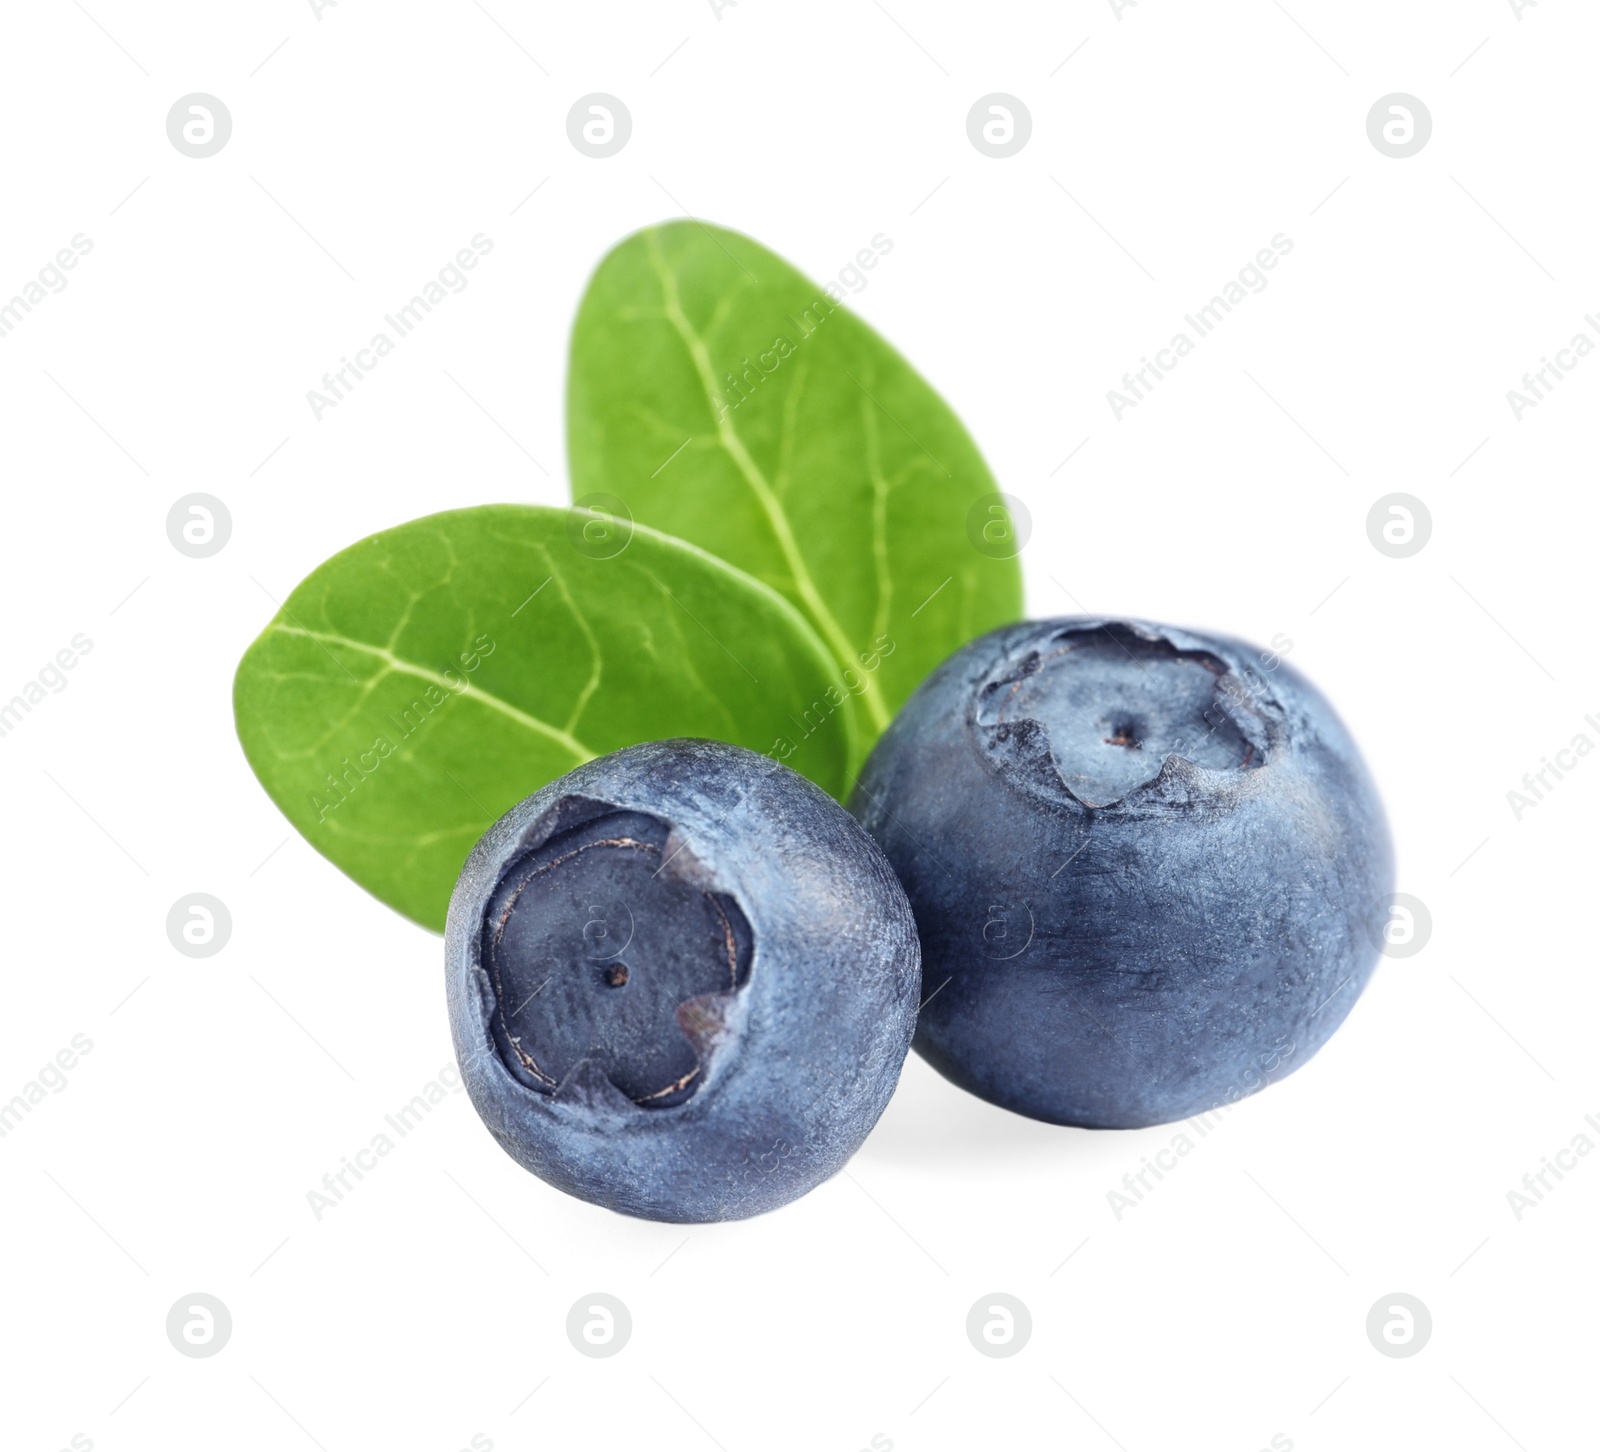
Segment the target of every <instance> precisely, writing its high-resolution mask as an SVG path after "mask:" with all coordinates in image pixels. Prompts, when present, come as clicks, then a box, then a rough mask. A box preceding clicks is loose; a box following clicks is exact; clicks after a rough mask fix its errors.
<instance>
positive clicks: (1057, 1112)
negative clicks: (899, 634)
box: [852, 617, 1393, 1128]
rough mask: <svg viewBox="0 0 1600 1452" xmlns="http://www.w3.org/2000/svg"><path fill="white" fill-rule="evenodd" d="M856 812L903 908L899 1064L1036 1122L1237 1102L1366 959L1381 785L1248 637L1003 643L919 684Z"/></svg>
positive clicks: (1303, 1049)
mask: <svg viewBox="0 0 1600 1452" xmlns="http://www.w3.org/2000/svg"><path fill="white" fill-rule="evenodd" d="M1269 666H1270V667H1271V668H1270V669H1269V668H1268V667H1269ZM852 810H854V811H855V812H856V815H857V816H858V817H859V818H860V820H861V821H862V823H863V824H864V825H865V826H866V827H867V829H868V830H869V831H870V832H871V833H872V834H873V836H874V837H875V838H876V839H877V840H878V842H879V844H880V845H881V846H882V847H883V849H884V851H885V853H886V854H887V855H888V858H889V860H890V862H892V863H893V864H894V866H895V869H896V871H897V872H898V873H899V875H900V880H901V882H902V883H903V884H904V886H905V889H906V894H907V896H908V897H909V898H910V900H911V906H912V910H913V912H914V913H915V914H916V920H917V926H918V929H919V930H920V933H921V937H922V955H923V980H924V984H925V989H924V991H925V994H926V996H927V998H928V1002H927V1004H926V1006H925V1007H924V1008H923V1010H922V1013H921V1016H920V1018H919V1021H918V1025H917V1036H916V1047H917V1049H918V1051H919V1052H920V1053H921V1054H922V1055H923V1057H924V1058H926V1059H927V1060H928V1061H929V1062H930V1063H931V1064H933V1066H934V1067H935V1068H936V1069H938V1070H939V1071H940V1072H941V1073H942V1074H944V1075H945V1076H946V1077H947V1078H949V1079H952V1080H954V1081H955V1082H956V1083H957V1084H959V1085H961V1086H962V1087H963V1088H966V1089H969V1090H971V1091H972V1092H973V1093H974V1094H978V1095H980V1096H982V1097H983V1098H985V1099H988V1100H991V1101H993V1102H994V1103H996V1104H1001V1105H1004V1106H1005V1107H1006V1108H1008V1109H1013V1110H1016V1111H1017V1112H1018V1113H1021V1114H1027V1115H1031V1116H1033V1117H1034V1118H1036V1119H1043V1120H1048V1121H1051V1122H1052V1123H1056V1124H1075V1125H1084V1126H1091V1127H1103V1128H1130V1127H1135V1126H1140V1125H1148V1124H1159V1123H1163V1122H1166V1121H1169V1120H1175V1119H1181V1118H1185V1117H1187V1116H1190V1115H1193V1114H1197V1113H1201V1112H1203V1111H1207V1110H1211V1109H1214V1108H1217V1107H1218V1106H1220V1105H1223V1104H1227V1103H1231V1102H1232V1101H1233V1100H1235V1099H1237V1098H1239V1097H1241V1096H1242V1095H1244V1094H1248V1093H1253V1092H1254V1091H1255V1090H1256V1089H1259V1088H1260V1087H1262V1085H1263V1084H1264V1083H1266V1082H1268V1081H1269V1080H1271V1079H1273V1078H1280V1077H1282V1076H1283V1074H1285V1073H1288V1072H1289V1071H1290V1070H1291V1069H1294V1068H1297V1067H1298V1066H1299V1065H1301V1064H1303V1063H1304V1062H1305V1061H1306V1060H1307V1059H1309V1058H1310V1057H1311V1055H1312V1054H1314V1053H1315V1052H1316V1050H1317V1049H1319V1048H1320V1047H1321V1046H1322V1044H1323V1043H1324V1042H1326V1040H1327V1039H1328V1037H1329V1035H1331V1034H1332V1033H1333V1031H1334V1029H1335V1028H1337V1027H1338V1025H1339V1023H1340V1022H1341V1021H1342V1020H1343V1019H1344V1017H1345V1015H1346V1014H1347V1013H1348V1012H1349V1010H1350V1007H1351V1005H1352V1004H1353V1003H1354V1002H1355V999H1356V996H1357V995H1358V994H1359V993H1360V992H1361V989H1362V988H1363V987H1364V986H1365V984H1366V982H1367V979H1368V978H1369V976H1370V975H1371V973H1372V969H1373V965H1374V963H1375V962H1376V958H1377V947H1376V944H1377V942H1378V941H1379V940H1378V938H1377V937H1376V936H1375V928H1374V914H1375V913H1379V912H1380V911H1381V910H1380V909H1379V907H1378V904H1379V900H1380V899H1381V898H1382V896H1383V895H1384V894H1386V893H1388V892H1389V891H1390V888H1391V885H1392V876H1393V858H1392V850H1391V847H1390V842H1389V833H1388V828H1387V826H1386V824H1385V821H1384V816H1383V810H1382V807H1381V806H1380V804H1379V801H1378V796H1377V793H1376V790H1375V789H1374V787H1373V784H1372V781H1371V779H1370V777H1369V776H1368V774H1367V770H1366V768H1365V766H1364V765H1363V763H1362V761H1361V757H1360V755H1359V754H1358V752H1357V750H1356V748H1355V745H1354V743H1353V742H1352V741H1351V739H1350V736H1349V734H1348V732H1347V731H1346V730H1345V728H1344V726H1343V725H1342V724H1341V722H1340V721H1339V719H1338V717H1337V716H1336V715H1335V714H1334V712H1333V709H1332V708H1331V707H1330V706H1329V705H1328V703H1327V701H1326V700H1324V699H1323V697H1322V696H1321V695H1320V694H1319V693H1318V692H1317V691H1316V689H1315V688H1314V687H1313V686H1311V685H1310V683H1309V682H1307V681H1306V680H1305V679H1304V678H1303V677H1302V676H1300V675H1298V674H1297V673H1296V672H1295V671H1293V670H1292V669H1291V668H1290V667H1289V666H1287V665H1285V664H1283V663H1282V662H1281V661H1280V660H1279V659H1278V658H1277V657H1274V656H1273V655H1272V654H1271V653H1270V652H1258V651H1256V650H1255V649H1253V648H1252V647H1250V646H1247V645H1244V644H1243V643H1241V642H1239V641H1235V640H1229V639H1221V638H1215V637H1210V636H1202V635H1197V634H1195V633H1193V632H1190V631H1184V630H1174V629H1169V628H1167V627H1165V626H1156V625H1150V624H1146V623H1143V622H1139V621H1120V620H1102V619H1090V618H1076V617H1075V618H1067V619H1059V620H1047V621H1030V622H1025V623H1022V624H1018V625H1010V626H1006V627H1004V628H1002V629H1000V630H997V631H995V632H994V633H992V634H990V635H987V636H984V637H983V638H982V639H980V640H977V641H974V642H973V643H972V644H970V645H968V646H965V647H964V648H963V649H961V650H960V651H958V652H957V653H956V654H955V655H953V656H951V657H950V659H948V660H947V661H945V662H944V664H943V665H941V666H940V667H939V668H938V670H936V671H935V672H934V673H933V674H932V675H931V676H930V677H929V678H928V679H927V680H926V681H924V682H923V684H922V685H921V686H920V687H919V688H918V690H917V691H916V693H915V694H914V695H913V696H912V697H911V699H910V700H909V701H908V702H907V703H906V704H905V706H904V707H903V708H902V709H901V711H900V714H899V716H898V717H897V718H896V719H895V721H894V722H893V723H892V724H891V726H890V728H889V730H888V732H887V733H886V734H885V735H884V736H883V737H882V739H881V740H880V741H879V742H878V745H877V747H876V748H875V750H874V751H873V754H872V756H871V758H870V760H869V761H868V763H867V766H866V768H865V770H864V771H863V773H862V777H861V780H860V782H859V784H858V787H857V791H856V794H855V796H854V798H853V799H852Z"/></svg>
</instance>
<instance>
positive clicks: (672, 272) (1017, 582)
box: [567, 221, 1022, 750]
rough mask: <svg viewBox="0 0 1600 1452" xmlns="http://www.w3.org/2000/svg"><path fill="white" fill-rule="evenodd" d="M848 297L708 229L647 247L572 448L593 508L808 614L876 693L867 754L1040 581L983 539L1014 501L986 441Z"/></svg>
mask: <svg viewBox="0 0 1600 1452" xmlns="http://www.w3.org/2000/svg"><path fill="white" fill-rule="evenodd" d="M876 241H877V242H878V243H879V247H878V248H877V249H876V250H875V258H881V255H882V254H883V253H886V252H887V251H888V250H890V249H892V247H893V243H892V242H891V241H890V240H889V239H887V238H885V237H883V236H882V234H879V237H878V239H876ZM885 244H886V245H885ZM858 275H862V276H866V275H868V274H865V273H860V272H859V269H858ZM842 293H843V290H842V289H841V288H840V287H839V286H838V285H837V284H831V285H830V290H829V291H824V290H823V289H821V288H819V287H818V286H817V285H816V284H815V283H812V282H809V281H807V280H806V278H804V277H803V276H802V275H801V274H800V273H798V272H796V271H795V270H794V269H793V268H792V267H790V266H789V265H788V264H787V263H786V262H784V261H783V259H782V258H780V257H777V256H775V255H774V254H773V253H771V252H769V251H768V250H767V249H766V248H765V247H762V246H761V245H760V244H759V243H757V242H754V241H752V240H751V239H750V238H748V237H743V236H740V235H739V234H738V233H736V232H729V231H726V230H724V229H722V228H717V227H708V226H705V225H703V224H701V223H699V222H692V221H690V222H673V223H668V224H666V225H664V226H660V227H652V228H649V229H647V230H645V231H643V232H640V233H637V234H635V235H634V236H632V237H629V238H627V239H626V240H625V241H623V242H622V243H621V244H620V245H619V246H617V247H616V248H615V249H614V250H613V251H612V252H611V253H610V254H609V255H608V256H607V257H606V258H605V260H604V261H603V262H602V263H601V264H600V268H599V270H598V271H597V272H596V274H595V276H594V278H593V280H592V281H591V282H590V284H589V289H588V292H587V293H586V294H585V296H584V299H583V303H582V306H581V307H580V309H579V312H578V319H577V322H576V324H575V326H574V328H573V334H572V359H571V372H570V374H569V382H568V394H567V441H568V453H569V456H570V457H569V465H570V470H571V475H572V488H573V494H574V496H575V497H576V498H578V499H579V500H580V502H581V501H583V500H584V499H585V498H586V497H587V496H588V495H590V494H592V493H603V494H606V495H610V496H613V497H614V498H620V499H621V501H622V502H623V504H625V505H626V507H627V509H628V510H629V511H630V512H631V513H632V515H633V517H634V518H636V519H639V520H641V521H643V522H644V523H646V524H651V525H654V526H655V527H656V528H658V529H663V530H666V531H668V532H669V533H671V534H675V535H678V536H679V537H680V538H683V539H687V540H692V541H693V542H694V543H695V544H698V545H700V546H702V547H703V548H705V549H708V550H710V551H711V552H712V553H713V554H717V555H720V556H721V557H722V558H723V559H725V560H728V561H730V562H731V563H733V564H735V565H738V566H739V568H740V569H742V570H745V571H747V572H748V573H750V574H752V575H754V576H756V578H758V579H760V580H763V581H765V582H766V583H767V584H769V585H771V586H772V587H773V588H774V589H775V590H777V591H779V592H780V593H781V594H783V595H784V596H786V597H787V598H788V599H789V600H791V601H793V602H794V604H795V605H796V606H797V607H798V608H799V609H800V611H801V612H802V613H803V614H804V615H805V616H806V617H807V618H808V619H809V620H810V621H811V623H812V625H813V626H814V627H815V628H816V631H817V634H818V635H819V636H820V637H821V638H822V640H823V641H824V642H825V643H826V644H827V646H828V648H829V649H830V650H831V651H832V653H833V655H834V657H835V659H836V661H837V662H838V665H839V667H840V668H841V670H846V669H847V670H850V671H851V672H853V676H852V677H846V679H847V680H848V681H851V682H852V689H853V690H854V689H855V686H854V678H855V677H860V678H862V679H863V680H864V681H865V686H864V687H863V688H861V691H860V696H859V703H860V706H861V708H862V712H861V713H862V726H863V731H862V735H863V741H862V749H863V750H865V749H866V748H867V747H869V746H870V745H871V741H872V738H874V737H876V736H877V734H878V733H879V732H880V731H882V729H883V728H884V727H885V726H886V725H887V724H888V722H889V720H890V718H891V716H892V715H893V713H894V711H895V709H896V708H897V707H898V706H899V705H900V703H901V702H902V701H903V700H904V699H905V698H906V697H907V696H908V695H909V694H910V693H911V692H912V691H913V690H915V689H916V687H917V685H918V684H919V683H920V682H921V681H922V679H923V677H924V676H926V675H927V673H928V672H929V671H930V670H932V669H933V667H934V666H936V665H937V664H938V663H939V662H940V661H942V660H943V659H944V658H945V657H946V656H948V655H949V654H950V653H951V652H952V651H953V650H955V649H956V648H957V647H958V646H960V645H963V644H965V643H966V642H967V641H968V640H970V639H972V638H973V637H974V636H976V635H979V634H982V633H983V632H984V631H986V630H990V629H992V628H994V627H995V626H997V625H1001V624H1004V623H1005V622H1007V621H1010V620H1014V619H1016V618H1017V617H1018V616H1019V615H1020V614H1021V611H1022V580H1021V571H1020V569H1019V567H1018V563H1017V560H1016V559H1015V558H1014V557H1010V558H999V559H996V558H991V557H990V555H989V554H985V553H981V552H980V550H979V548H978V547H977V545H975V543H974V541H973V538H972V537H971V536H970V535H969V532H968V531H969V513H970V512H971V511H972V510H973V508H974V506H975V505H977V504H978V502H979V501H980V500H982V499H983V497H984V496H986V495H993V494H994V493H995V483H994V479H993V477H992V476H991V475H990V473H989V470H988V468H987V466H986V465H985V464H984V462H983V459H982V457H981V456H980V455H979V453H978V450H977V447H976V446H975V445H974V444H973V442H972V439H971V438H970V436H969V435H968V434H967V431H966V429H965V428H963V427H962V425H961V422H960V420H959V419H957V418H956V416H955V415H954V414H953V413H952V412H951V411H950V409H949V408H948V407H947V406H946V405H945V403H944V402H943V400H942V399H940V397H939V396H938V394H937V393H935V392H934V391H933V389H932V388H930V387H929V385H928V384H927V383H926V382H925V381H924V380H923V379H922V377H921V376H920V375H919V374H918V373H917V372H916V370H915V369H913V368H912V367H911V365H910V364H909V363H907V362H906V360H905V359H904V358H902V357H901V356H900V354H898V353H897V352H896V351H895V350H894V349H893V348H891V347H890V346H889V344H887V343H886V342H884V340H883V339H882V338H880V337H879V336H878V335H877V334H876V333H874V332H873V331H872V329H871V328H869V327H868V326H867V325H866V324H865V323H863V322H861V321H860V319H858V318H856V317H855V316H854V315H852V314H851V313H849V312H848V311H846V310H845V309H844V308H842V307H839V306H837V305H836V303H835V300H834V299H835V298H837V297H838V296H841V295H842ZM990 518H991V517H990V516H989V515H988V513H987V511H986V510H982V509H980V515H979V520H978V524H979V525H981V524H982V523H984V522H985V521H988V520H990ZM974 527H976V526H974ZM1004 527H1005V522H1004V521H1002V524H1001V528H1002V529H1003V528H1004ZM992 538H993V535H992V534H991V536H990V539H992Z"/></svg>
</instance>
